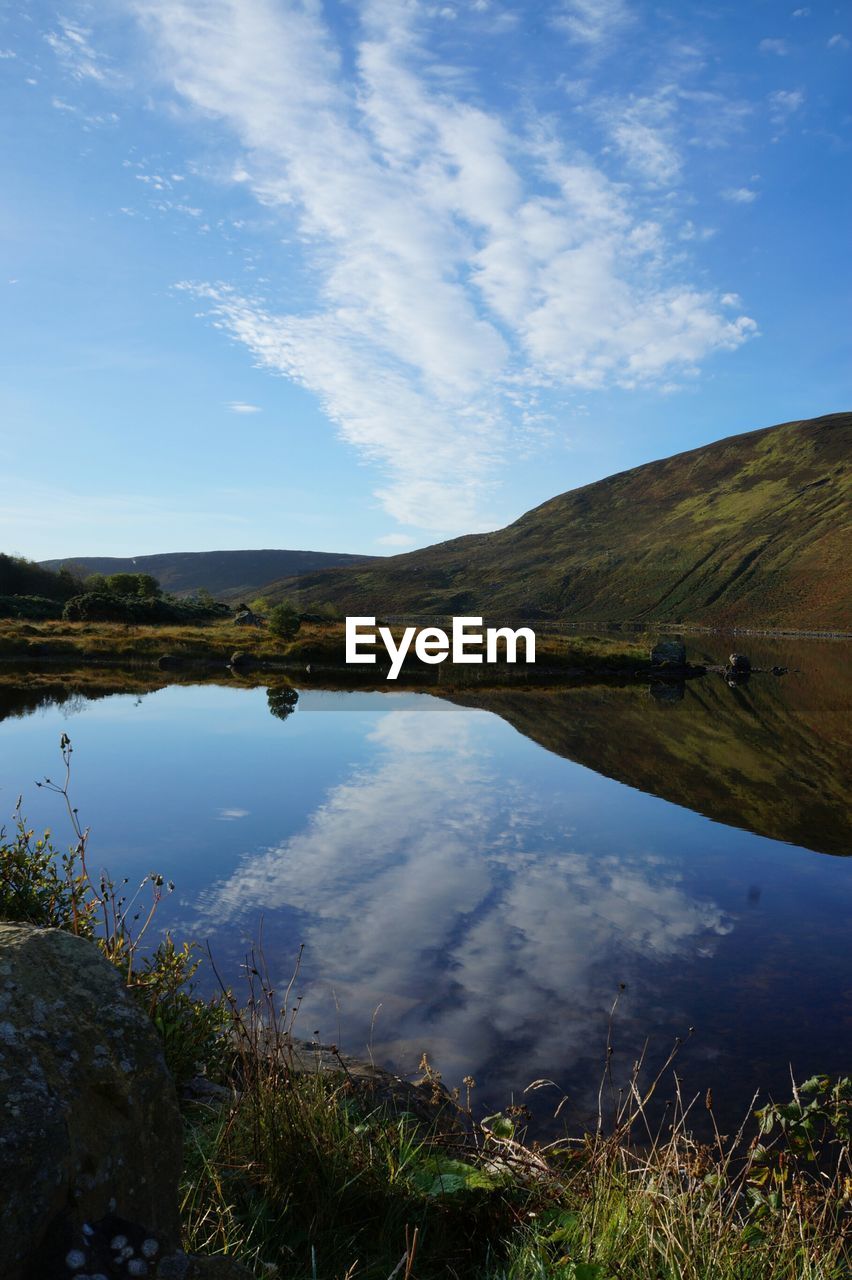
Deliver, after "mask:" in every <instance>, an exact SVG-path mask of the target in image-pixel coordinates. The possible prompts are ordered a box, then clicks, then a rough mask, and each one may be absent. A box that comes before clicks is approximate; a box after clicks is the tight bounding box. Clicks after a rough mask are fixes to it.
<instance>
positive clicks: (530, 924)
mask: <svg viewBox="0 0 852 1280" xmlns="http://www.w3.org/2000/svg"><path fill="white" fill-rule="evenodd" d="M493 723H494V721H493V718H492V717H491V716H490V715H489V714H488V713H487V712H482V711H471V710H460V709H456V708H453V709H451V710H447V709H444V713H443V714H425V713H424V708H422V707H413V708H403V709H399V710H393V711H390V712H388V713H382V714H381V715H380V717H379V718H378V720H377V721H376V722H375V723H374V724H373V726H372V727H371V729H370V730H369V733H368V742H367V745H368V746H369V748H370V749H371V750H372V752H373V760H372V763H371V766H370V767H369V768H366V767H359V768H356V769H354V770H353V771H352V772H351V773H350V775H349V777H348V779H347V780H346V781H345V782H343V783H342V784H340V785H337V786H336V787H334V788H333V789H332V790H331V791H330V792H329V793H328V795H327V798H326V800H325V802H324V803H323V804H322V805H321V806H320V807H319V808H318V809H317V810H316V811H315V812H314V814H313V815H312V817H311V818H310V820H309V822H308V824H307V826H306V828H305V829H304V830H303V831H302V832H300V833H298V834H296V835H294V836H292V837H291V838H289V839H287V840H286V841H284V842H282V843H281V844H280V845H278V846H275V847H271V848H266V849H263V850H261V851H259V852H255V853H250V854H246V855H244V857H243V858H242V860H241V861H240V863H239V865H238V866H237V868H236V869H235V871H234V872H233V874H232V875H230V876H229V877H228V878H227V879H225V880H222V881H219V882H218V883H217V884H215V885H214V886H212V887H211V889H209V890H208V891H207V892H206V893H205V894H203V895H202V897H201V900H200V904H199V908H200V918H198V919H197V920H196V921H195V922H194V925H193V928H194V929H196V930H206V931H207V932H208V933H211V934H212V935H213V936H214V938H215V934H216V932H217V931H218V930H219V929H222V930H223V931H224V930H225V929H231V930H233V926H234V925H235V924H236V923H237V922H239V923H240V924H241V925H242V926H243V928H244V929H246V930H247V931H248V932H252V931H253V930H254V929H255V928H256V923H257V920H258V918H259V916H260V915H261V914H263V916H264V918H265V922H266V923H265V927H264V934H265V938H266V940H267V952H268V959H269V960H270V962H271V965H272V969H273V973H274V976H275V977H276V979H278V980H279V982H280V979H281V978H282V977H284V976H285V974H286V973H287V971H288V966H289V965H290V963H291V960H292V957H293V956H294V955H295V952H296V950H297V947H298V943H299V942H300V941H302V940H304V941H305V942H306V944H307V946H306V954H305V967H304V982H303V984H302V989H303V990H304V992H305V1003H304V1006H303V1010H304V1016H303V1018H302V1019H301V1026H302V1033H303V1034H305V1035H309V1034H310V1033H311V1032H312V1031H313V1029H314V1028H320V1031H321V1034H322V1036H323V1037H324V1038H326V1039H331V1038H336V1037H337V1032H338V1024H339V1025H340V1028H341V1030H342V1034H343V1040H344V1044H345V1046H346V1048H347V1049H348V1050H349V1051H350V1052H354V1053H356V1054H357V1053H359V1052H363V1046H364V1044H365V1043H366V1040H367V1038H368V1035H369V1029H370V1021H371V1016H372V1014H373V1011H374V1010H375V1008H376V1006H378V1005H379V1004H381V1006H382V1008H381V1012H380V1014H379V1017H378V1019H377V1023H376V1033H375V1040H374V1050H375V1053H376V1056H377V1057H379V1058H382V1059H384V1060H386V1061H392V1062H395V1063H396V1064H397V1065H399V1066H401V1067H404V1068H409V1069H410V1068H411V1067H413V1066H416V1060H417V1057H418V1056H419V1053H420V1051H421V1050H422V1049H424V1048H427V1049H428V1050H429V1052H430V1055H431V1056H432V1057H433V1060H435V1061H437V1062H438V1064H439V1065H440V1067H441V1068H442V1069H443V1070H444V1072H445V1074H446V1076H447V1077H448V1078H451V1079H457V1078H458V1076H459V1075H460V1074H462V1073H463V1072H465V1071H468V1070H471V1071H473V1073H474V1074H477V1073H478V1072H485V1074H486V1075H490V1076H492V1077H493V1075H494V1072H495V1069H496V1068H495V1064H496V1063H498V1062H499V1063H500V1074H502V1075H505V1077H506V1078H507V1079H509V1078H513V1083H514V1084H515V1085H518V1084H523V1083H525V1082H526V1080H528V1079H530V1078H532V1074H539V1073H548V1074H549V1073H550V1072H552V1071H553V1070H554V1069H555V1064H562V1065H563V1066H564V1067H565V1069H568V1068H569V1067H570V1066H571V1065H572V1064H575V1063H576V1062H577V1061H579V1060H580V1059H581V1058H584V1057H589V1056H590V1055H591V1056H598V1055H599V1052H600V1050H601V1049H602V1046H603V1042H604V1037H605V1019H606V1010H608V1008H609V1005H610V1004H611V1001H612V998H613V994H614V992H615V991H616V990H617V988H618V984H619V983H627V984H629V987H630V991H631V993H632V994H631V999H633V1000H634V1003H636V1002H637V1001H638V1002H639V1003H641V1004H643V1005H644V1006H645V1010H646V1012H647V1009H648V1007H650V1006H651V1005H653V1003H654V1002H655V1000H656V994H655V986H656V985H658V984H659V981H660V975H661V973H662V971H663V969H664V968H665V967H666V966H670V965H671V964H672V963H673V962H677V963H678V966H679V967H682V965H683V964H684V963H692V962H696V961H700V959H701V957H706V956H709V955H711V954H712V953H713V950H714V948H715V946H716V943H717V940H718V938H719V937H720V936H722V935H724V934H726V933H728V932H729V931H730V929H731V928H732V924H731V922H730V920H729V918H728V917H726V915H725V914H724V913H723V912H722V911H721V910H720V909H719V908H718V907H717V906H716V905H714V903H713V902H711V901H707V900H699V899H697V898H695V897H693V896H691V895H690V894H689V893H688V892H687V891H686V890H685V888H684V886H683V884H682V882H681V879H680V877H679V875H678V872H677V870H676V868H674V867H673V866H671V865H670V864H668V863H667V862H665V861H664V860H662V859H661V858H659V857H657V856H655V855H653V854H646V855H637V854H635V853H625V854H623V855H620V854H617V853H614V854H605V855H602V854H600V853H598V852H594V851H588V850H583V849H582V848H578V847H577V842H576V838H575V837H574V835H573V833H572V831H571V826H570V818H571V794H570V791H569V792H568V793H567V794H566V795H565V796H564V797H563V796H554V794H553V792H552V790H546V787H547V781H546V779H543V780H541V781H539V780H538V779H535V778H530V777H528V776H527V777H524V778H523V779H521V778H517V777H516V778H512V777H511V776H508V777H507V774H506V772H505V771H504V769H503V767H502V766H503V762H502V761H499V760H498V759H496V757H495V754H494V746H493V740H492V736H491V734H490V732H489V727H490V726H491V725H493ZM564 767H565V768H566V769H572V768H576V767H575V766H570V765H567V764H566V765H565V766H564ZM574 776H576V774H575V775H574ZM276 912H280V913H281V919H282V920H283V919H284V917H285V915H289V919H290V920H291V921H292V919H293V915H294V913H297V914H298V917H299V928H300V930H301V932H300V933H299V934H298V935H296V934H294V933H292V932H290V933H289V936H287V937H284V936H283V934H284V933H285V932H287V930H286V928H285V927H284V926H283V925H282V926H281V928H278V927H277V925H276ZM655 979H656V982H655ZM282 989H283V987H282ZM332 991H333V992H334V993H335V997H336V1000H337V1002H338V1008H337V1009H335V1007H334V999H333V997H332V994H331V993H332ZM637 1013H638V1009H637ZM513 1072H520V1073H521V1075H520V1076H518V1075H514V1077H513Z"/></svg>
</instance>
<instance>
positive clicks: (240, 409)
mask: <svg viewBox="0 0 852 1280" xmlns="http://www.w3.org/2000/svg"><path fill="white" fill-rule="evenodd" d="M227 407H228V408H229V409H230V410H231V413H260V412H261V408H260V405H257V404H246V402H245V401H244V400H229V401H228V405H227Z"/></svg>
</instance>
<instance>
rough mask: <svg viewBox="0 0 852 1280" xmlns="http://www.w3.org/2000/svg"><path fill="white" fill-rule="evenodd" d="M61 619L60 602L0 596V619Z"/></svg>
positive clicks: (36, 598) (27, 597)
mask: <svg viewBox="0 0 852 1280" xmlns="http://www.w3.org/2000/svg"><path fill="white" fill-rule="evenodd" d="M61 617H62V601H61V600H54V599H52V598H48V597H47V596H0V618H33V619H35V620H36V621H44V620H45V619H48V618H61Z"/></svg>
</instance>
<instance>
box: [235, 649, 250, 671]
mask: <svg viewBox="0 0 852 1280" xmlns="http://www.w3.org/2000/svg"><path fill="white" fill-rule="evenodd" d="M254 662H255V657H254V654H253V653H245V652H244V651H243V650H242V649H237V651H236V652H235V653H232V654H231V663H230V665H231V666H232V667H251V666H253V665H254Z"/></svg>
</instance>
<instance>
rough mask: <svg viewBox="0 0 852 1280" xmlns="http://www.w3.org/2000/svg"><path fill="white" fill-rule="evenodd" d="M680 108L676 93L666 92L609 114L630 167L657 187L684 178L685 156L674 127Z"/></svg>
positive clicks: (637, 101) (612, 133)
mask: <svg viewBox="0 0 852 1280" xmlns="http://www.w3.org/2000/svg"><path fill="white" fill-rule="evenodd" d="M676 109H677V99H676V97H675V95H674V94H673V93H672V92H670V91H663V92H662V93H659V94H657V95H656V96H655V97H645V98H638V99H636V100H635V101H632V102H630V103H628V104H627V105H626V106H623V107H622V108H621V109H620V110H619V109H617V108H613V109H612V110H611V111H610V112H609V113H608V114H609V121H610V123H609V127H610V133H611V136H612V139H613V141H614V142H615V145H616V146H617V147H618V149H619V151H620V152H621V153H622V155H623V157H624V159H625V161H626V163H627V165H628V167H629V168H630V169H632V170H634V171H635V172H637V173H638V174H639V175H640V176H641V177H643V178H645V179H646V180H647V181H648V182H651V183H653V184H655V185H657V186H670V185H672V184H673V183H676V182H677V181H678V179H679V177H680V170H681V158H680V155H679V154H678V151H677V148H676V146H675V145H674V141H673V128H672V117H673V116H674V115H675V113H676Z"/></svg>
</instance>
